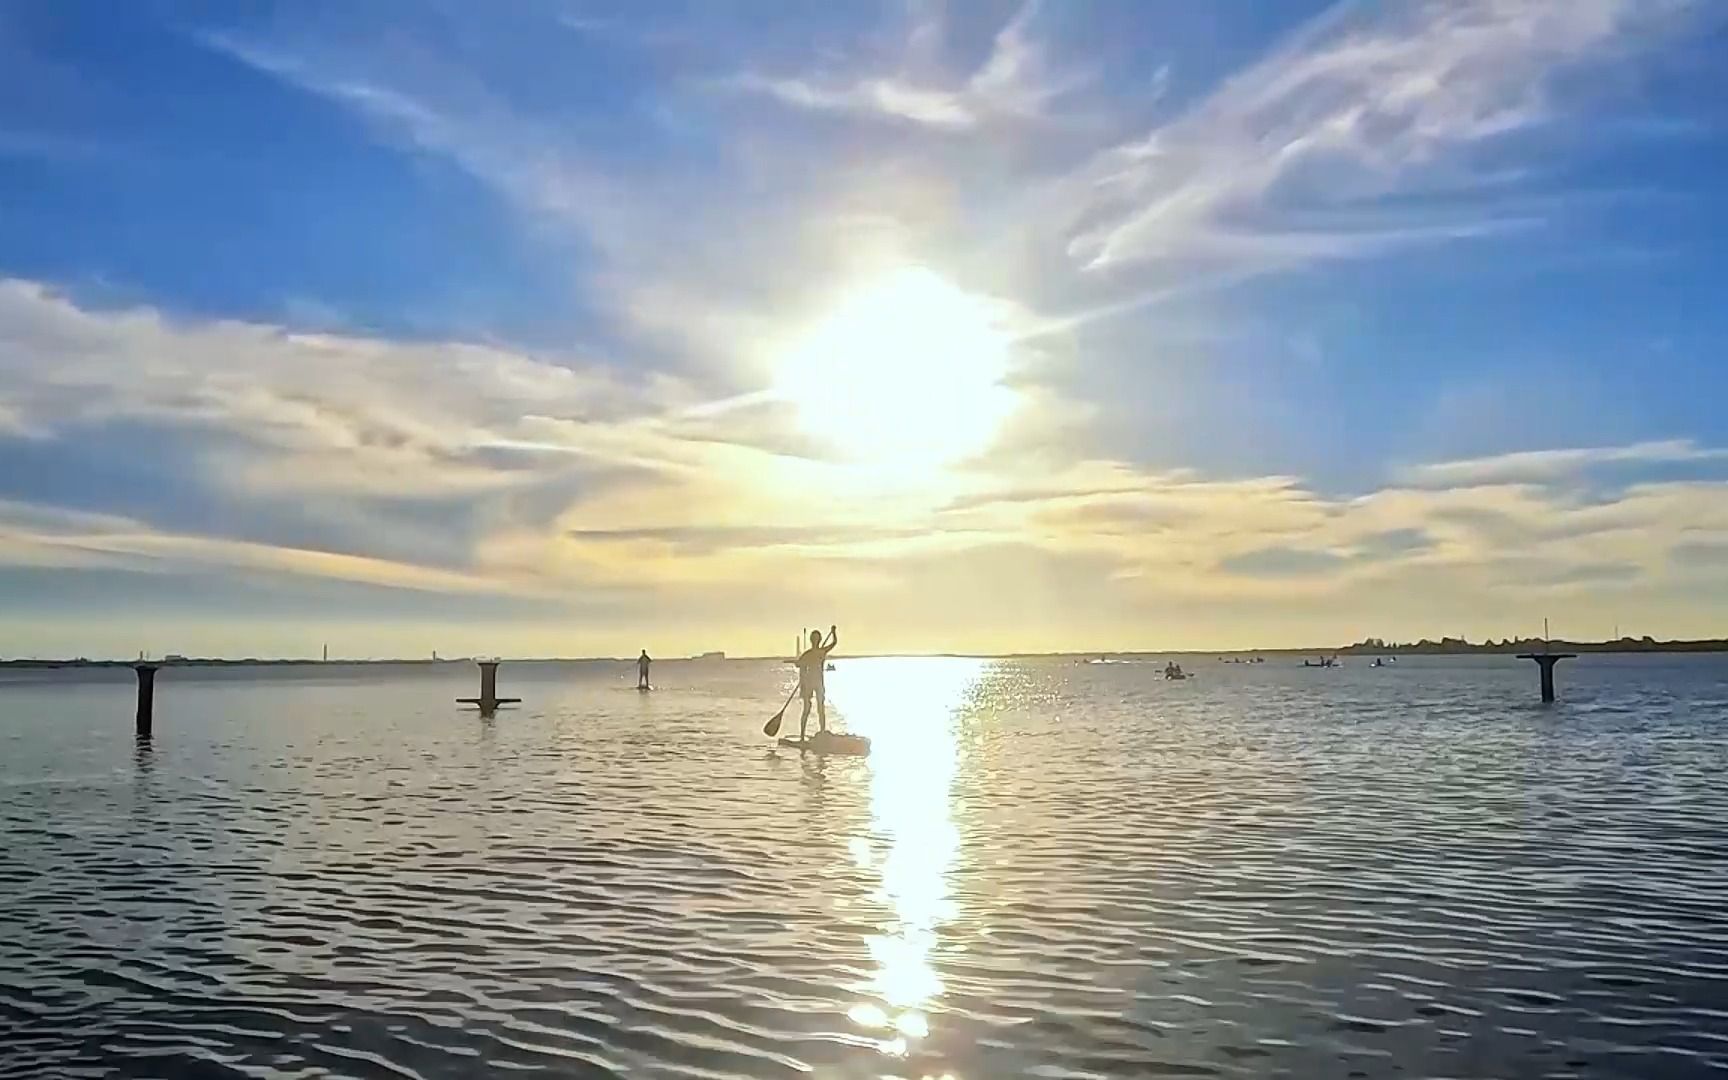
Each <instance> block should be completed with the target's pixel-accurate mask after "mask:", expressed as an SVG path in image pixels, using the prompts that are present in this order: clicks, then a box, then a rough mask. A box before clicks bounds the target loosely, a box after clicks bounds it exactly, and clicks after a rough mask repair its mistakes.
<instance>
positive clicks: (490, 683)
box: [456, 660, 522, 713]
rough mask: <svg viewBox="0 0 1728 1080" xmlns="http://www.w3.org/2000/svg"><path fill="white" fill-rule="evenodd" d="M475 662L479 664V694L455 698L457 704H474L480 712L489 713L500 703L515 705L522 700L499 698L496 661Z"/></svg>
mask: <svg viewBox="0 0 1728 1080" xmlns="http://www.w3.org/2000/svg"><path fill="white" fill-rule="evenodd" d="M477 663H479V665H480V696H479V697H471V698H466V697H465V698H457V699H456V701H457V703H458V704H461V705H474V706H477V707H479V709H480V711H481V712H482V713H490V712H493V711H495V710H496V709H497V708H498V706H500V705H515V704H517V703H519V702H520V701H521V700H522V699H521V698H516V697H507V698H501V697H499V696H498V661H496V660H480V661H477Z"/></svg>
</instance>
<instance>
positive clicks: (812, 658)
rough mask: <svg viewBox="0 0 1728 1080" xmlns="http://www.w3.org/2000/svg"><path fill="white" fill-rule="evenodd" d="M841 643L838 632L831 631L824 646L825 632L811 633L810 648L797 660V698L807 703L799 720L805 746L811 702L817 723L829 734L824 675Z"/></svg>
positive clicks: (830, 629)
mask: <svg viewBox="0 0 1728 1080" xmlns="http://www.w3.org/2000/svg"><path fill="white" fill-rule="evenodd" d="M839 641H840V634H839V631H838V630H836V629H835V628H834V627H832V626H830V627H829V628H828V643H827V644H826V645H824V644H823V643H822V631H820V630H812V631H810V647H809V648H808V649H805V650H804V653H803V655H801V656H799V657H798V696H799V697H801V698H803V699H804V713H803V715H801V716H799V717H798V741H799V742H803V741H804V737H805V732H806V730H807V729H808V726H809V724H810V700H811V698H815V700H816V723H817V724H818V725H819V726H820V727H821V730H822V733H823V734H827V732H828V693H827V690H826V688H825V687H824V686H823V685H822V682H823V672H824V671H826V670H827V667H828V654H829V653H831V652H833V651H834V646H835V645H836V644H838V643H839Z"/></svg>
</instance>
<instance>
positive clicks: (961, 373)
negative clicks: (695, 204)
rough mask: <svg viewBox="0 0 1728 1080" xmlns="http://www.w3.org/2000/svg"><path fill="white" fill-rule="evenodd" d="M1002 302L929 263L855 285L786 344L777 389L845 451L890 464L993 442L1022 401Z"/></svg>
mask: <svg viewBox="0 0 1728 1080" xmlns="http://www.w3.org/2000/svg"><path fill="white" fill-rule="evenodd" d="M1008 351H1009V337H1008V334H1007V333H1006V331H1005V330H1004V328H1003V327H1002V325H1001V319H1000V317H999V315H998V313H997V311H996V310H995V309H994V307H993V305H992V304H991V303H990V302H989V301H987V300H985V299H984V298H982V297H978V296H975V295H973V294H970V293H967V292H965V291H964V290H962V289H960V288H958V287H956V286H955V285H953V284H952V283H951V282H949V281H947V280H946V279H944V278H943V277H942V276H940V275H939V274H936V273H935V272H933V271H931V270H928V269H926V268H924V267H907V268H904V269H901V270H897V271H895V272H893V273H891V274H888V275H886V276H884V277H881V278H878V279H876V280H874V281H872V282H870V283H869V284H867V285H865V286H863V287H862V288H859V289H857V290H855V291H854V292H852V293H850V294H849V295H848V296H847V297H846V298H845V299H844V300H842V301H841V302H840V303H839V304H838V305H837V306H836V307H835V308H834V309H833V310H831V311H829V312H828V313H827V314H826V315H825V316H823V317H822V318H821V319H819V320H818V321H817V322H816V323H815V324H814V325H813V326H811V327H810V328H809V330H808V331H806V332H805V333H804V334H803V335H801V336H800V337H799V338H798V339H797V340H796V341H795V342H794V344H793V346H792V347H791V348H790V349H788V350H787V351H786V353H785V354H784V355H783V356H782V358H781V361H780V364H779V368H778V372H777V375H776V378H775V383H774V390H775V394H776V396H777V397H780V398H781V399H783V400H785V401H789V402H791V403H792V405H793V406H794V407H795V408H796V409H797V412H798V418H799V422H800V424H801V425H802V426H803V427H804V428H805V429H806V430H807V431H808V432H809V433H810V434H812V435H814V436H816V437H817V438H819V439H821V440H822V441H823V442H824V443H825V444H827V445H829V446H831V447H832V448H833V450H834V451H835V452H836V453H837V454H838V455H839V456H840V457H842V458H844V459H845V460H848V461H851V462H855V463H859V464H864V465H870V466H876V467H880V468H884V469H890V470H908V469H911V470H916V469H924V468H934V467H937V466H942V465H946V464H950V463H952V462H955V461H957V460H960V459H961V458H964V457H967V456H969V455H971V454H975V453H977V452H979V451H981V450H983V449H984V448H985V447H986V446H987V445H988V444H989V442H990V440H991V439H992V438H993V437H994V436H995V434H996V432H997V431H998V429H999V428H1000V427H1001V424H1002V421H1003V419H1004V418H1005V417H1006V416H1007V414H1008V412H1009V411H1010V409H1011V408H1012V407H1013V403H1014V395H1013V392H1012V391H1010V390H1009V389H1008V388H1007V387H1005V386H1003V385H1002V377H1003V375H1004V374H1005V372H1006V370H1007V366H1008Z"/></svg>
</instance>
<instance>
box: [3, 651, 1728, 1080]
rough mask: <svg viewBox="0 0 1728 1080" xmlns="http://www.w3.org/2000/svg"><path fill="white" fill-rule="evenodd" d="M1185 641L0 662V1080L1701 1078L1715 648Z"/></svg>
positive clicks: (1711, 885) (1710, 903) (1712, 1049)
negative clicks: (771, 719)
mask: <svg viewBox="0 0 1728 1080" xmlns="http://www.w3.org/2000/svg"><path fill="white" fill-rule="evenodd" d="M1188 666H1189V667H1190V669H1191V670H1195V671H1196V672H1197V673H1198V678H1196V679H1193V680H1190V681H1188V682H1166V681H1165V680H1164V679H1163V678H1162V677H1161V675H1160V669H1159V668H1158V667H1157V666H1156V665H1152V664H1111V665H1098V664H1077V663H1075V662H1073V661H1070V660H1061V661H1058V660H1039V661H1026V662H1019V661H1012V662H1011V661H1000V662H998V661H971V660H842V661H840V662H839V665H838V669H837V670H836V671H834V672H833V673H831V674H830V676H829V679H830V688H831V691H830V696H831V698H832V700H833V703H834V705H835V709H836V712H837V713H838V714H839V715H840V716H841V717H842V718H843V720H842V722H843V723H844V724H845V726H847V727H849V728H850V729H852V730H856V731H861V732H863V733H865V734H868V735H870V736H872V737H873V738H874V739H875V752H874V754H873V755H872V757H871V758H870V759H869V760H867V761H861V760H853V759H844V758H831V759H826V760H821V759H816V758H800V757H799V756H797V755H795V754H791V753H788V752H784V751H779V750H777V749H775V748H773V747H771V746H769V745H767V740H764V739H763V738H762V737H761V735H760V726H761V724H762V722H763V720H764V719H766V717H767V716H768V715H769V714H770V713H771V712H772V711H773V709H774V708H775V706H777V705H778V703H779V700H780V694H781V693H782V692H783V688H784V686H785V685H786V680H787V679H788V677H789V669H788V668H786V667H785V666H784V665H778V664H769V663H757V662H726V663H720V664H673V663H661V664H656V665H655V669H654V674H655V678H656V682H657V683H659V684H660V689H659V690H658V691H657V692H656V693H653V694H649V695H639V694H637V693H635V692H634V691H633V690H631V689H630V687H631V685H632V683H633V680H634V672H633V669H632V667H631V666H630V665H628V664H619V665H616V666H609V665H555V666H554V665H546V666H529V665H520V664H518V665H509V664H507V665H505V667H504V668H503V670H502V672H501V677H500V689H501V691H502V692H504V693H509V694H520V695H521V696H522V697H523V698H525V699H526V702H525V704H524V706H523V707H522V708H520V709H517V710H514V711H508V712H504V713H501V714H499V716H498V717H497V718H496V719H493V720H485V719H481V718H479V717H477V716H476V715H474V714H473V713H460V712H457V711H455V709H454V707H453V705H452V699H453V698H455V697H457V696H465V695H468V694H471V693H472V692H473V690H474V686H475V685H476V679H475V676H474V672H473V669H472V668H468V667H465V666H448V667H443V668H394V669H393V668H366V669H358V668H353V669H349V668H314V669H298V670H274V671H269V670H266V671H259V670H251V671H240V672H236V671H203V672H200V671H193V670H187V669H170V670H167V671H164V672H163V673H162V675H161V676H160V678H159V681H158V689H157V737H156V739H155V743H154V745H153V746H150V747H147V748H135V747H134V746H133V742H132V738H131V730H130V729H131V706H132V695H133V690H132V676H131V673H130V672H128V671H124V670H122V671H119V672H113V673H88V672H86V673H81V674H72V673H57V674H48V675H31V676H28V677H26V676H21V675H19V674H17V673H12V674H7V675H4V676H0V678H3V679H4V680H5V681H3V682H0V1031H4V1036H3V1037H0V1076H5V1077H44V1076H55V1077H59V1076H187V1077H226V1076H255V1077H265V1076H270V1077H313V1076H355V1077H391V1078H401V1077H447V1076H480V1075H517V1074H522V1073H525V1072H540V1073H543V1074H546V1075H565V1076H605V1075H612V1074H620V1075H622V1074H630V1075H638V1076H693V1077H723V1076H725V1077H730V1076H798V1075H806V1074H813V1075H815V1076H818V1077H875V1076H906V1077H926V1076H928V1077H940V1076H952V1077H956V1078H979V1080H982V1078H990V1077H1009V1076H1036V1077H1052V1078H1054V1077H1122V1076H1196V1077H1204V1076H1219V1077H1229V1076H1290V1077H1349V1076H1366V1077H1381V1076H1413V1077H1414V1076H1436V1077H1438V1076H1446V1077H1462V1076H1483V1077H1486V1076H1498V1077H1510V1076H1517V1077H1562V1076H1591V1077H1653V1076H1661V1077H1689V1076H1723V1075H1728V873H1725V868H1728V784H1725V783H1723V781H1722V777H1723V776H1724V775H1728V750H1725V749H1724V740H1723V738H1722V735H1723V731H1724V723H1725V721H1728V660H1725V659H1723V658H1714V657H1644V658H1611V657H1585V658H1583V659H1580V660H1575V661H1568V662H1567V663H1566V664H1563V665H1562V666H1561V668H1560V687H1561V693H1562V695H1563V697H1564V698H1565V700H1564V701H1562V702H1561V704H1559V705H1558V706H1556V707H1552V708H1541V707H1538V706H1536V705H1535V704H1534V703H1533V700H1532V699H1533V698H1534V697H1535V696H1536V673H1535V670H1534V668H1533V667H1532V666H1531V665H1530V664H1529V663H1528V662H1519V661H1516V660H1511V659H1498V658H1483V659H1470V660H1428V661H1419V660H1406V661H1404V662H1401V663H1400V664H1399V665H1398V666H1397V667H1396V668H1394V669H1379V670H1375V669H1372V668H1368V667H1366V666H1365V665H1362V664H1360V663H1358V664H1355V665H1353V666H1350V667H1346V668H1344V669H1342V670H1339V671H1305V670H1302V669H1301V668H1298V667H1294V666H1293V665H1292V664H1291V662H1289V661H1281V662H1274V663H1268V664H1266V665H1261V666H1256V667H1247V666H1225V665H1219V664H1216V663H1214V662H1212V661H1209V660H1195V661H1191V662H1189V664H1188ZM795 710H796V705H794V714H793V716H792V717H791V718H790V719H789V721H788V727H789V728H791V729H792V730H796V715H795Z"/></svg>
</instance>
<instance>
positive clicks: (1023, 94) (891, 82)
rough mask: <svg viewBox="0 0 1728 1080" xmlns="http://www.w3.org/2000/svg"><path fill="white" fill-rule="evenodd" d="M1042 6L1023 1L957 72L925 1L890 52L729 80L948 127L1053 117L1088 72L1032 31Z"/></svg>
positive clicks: (937, 9) (804, 103)
mask: <svg viewBox="0 0 1728 1080" xmlns="http://www.w3.org/2000/svg"><path fill="white" fill-rule="evenodd" d="M1041 7H1042V5H1041V4H1040V3H1039V2H1038V0H1031V2H1029V3H1027V4H1025V5H1024V6H1023V7H1022V8H1021V9H1020V10H1019V12H1018V13H1016V14H1015V15H1014V16H1012V17H1011V18H1010V19H1009V20H1008V21H1007V22H1006V23H1004V24H1003V25H1002V27H1001V28H1000V29H999V30H997V32H996V34H995V36H994V38H993V39H992V41H991V45H990V48H989V50H988V51H987V53H986V54H985V55H984V57H983V59H982V60H981V61H978V62H977V63H976V65H975V66H973V67H972V68H971V69H970V70H966V71H962V72H959V73H955V72H954V71H952V70H949V65H947V64H944V63H943V61H942V59H941V56H940V52H941V45H942V42H943V39H944V36H945V29H946V28H945V24H944V18H943V16H944V12H943V10H942V7H941V5H939V4H924V5H917V6H914V7H913V8H912V9H911V11H910V12H909V16H910V18H909V20H908V25H907V27H906V33H905V37H904V39H903V41H902V42H901V44H900V48H899V50H898V52H897V54H895V55H891V56H888V57H885V58H880V57H867V58H863V59H855V60H852V61H851V62H850V63H846V62H842V63H841V64H839V65H837V66H838V67H840V70H829V71H800V72H796V73H791V74H765V73H760V72H746V73H744V74H741V75H736V76H733V77H732V78H730V79H728V80H726V84H727V85H729V86H731V87H733V88H735V89H738V90H742V91H745V92H751V93H759V94H763V95H766V96H768V97H770V98H773V99H774V100H776V101H779V102H780V103H781V104H784V105H788V106H791V107H793V108H798V109H809V110H814V111H819V112H836V113H846V114H852V115H855V116H859V117H866V118H874V119H877V120H885V121H895V122H901V123H906V124H912V125H918V126H923V127H929V128H934V129H938V130H942V131H948V132H965V131H970V130H972V129H976V128H980V127H985V126H989V125H996V124H1019V123H1026V122H1033V121H1039V122H1049V121H1053V120H1054V119H1056V117H1055V116H1054V115H1053V108H1054V106H1055V105H1056V104H1057V103H1058V102H1059V101H1061V100H1062V99H1063V98H1065V97H1068V96H1069V95H1072V94H1073V93H1075V92H1076V91H1078V90H1080V89H1082V88H1083V87H1085V86H1086V85H1087V83H1088V82H1089V81H1090V76H1089V74H1088V72H1087V71H1086V70H1085V69H1084V68H1083V67H1080V66H1079V65H1071V66H1068V67H1066V68H1060V69H1059V68H1058V67H1057V65H1056V64H1055V63H1054V62H1053V61H1052V59H1051V57H1050V55H1049V52H1048V50H1047V49H1046V48H1045V47H1044V45H1043V43H1042V42H1041V41H1040V40H1039V38H1038V36H1037V33H1036V30H1035V27H1036V22H1037V20H1038V18H1039V16H1040V13H1041ZM884 66H885V68H886V69H884Z"/></svg>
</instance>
